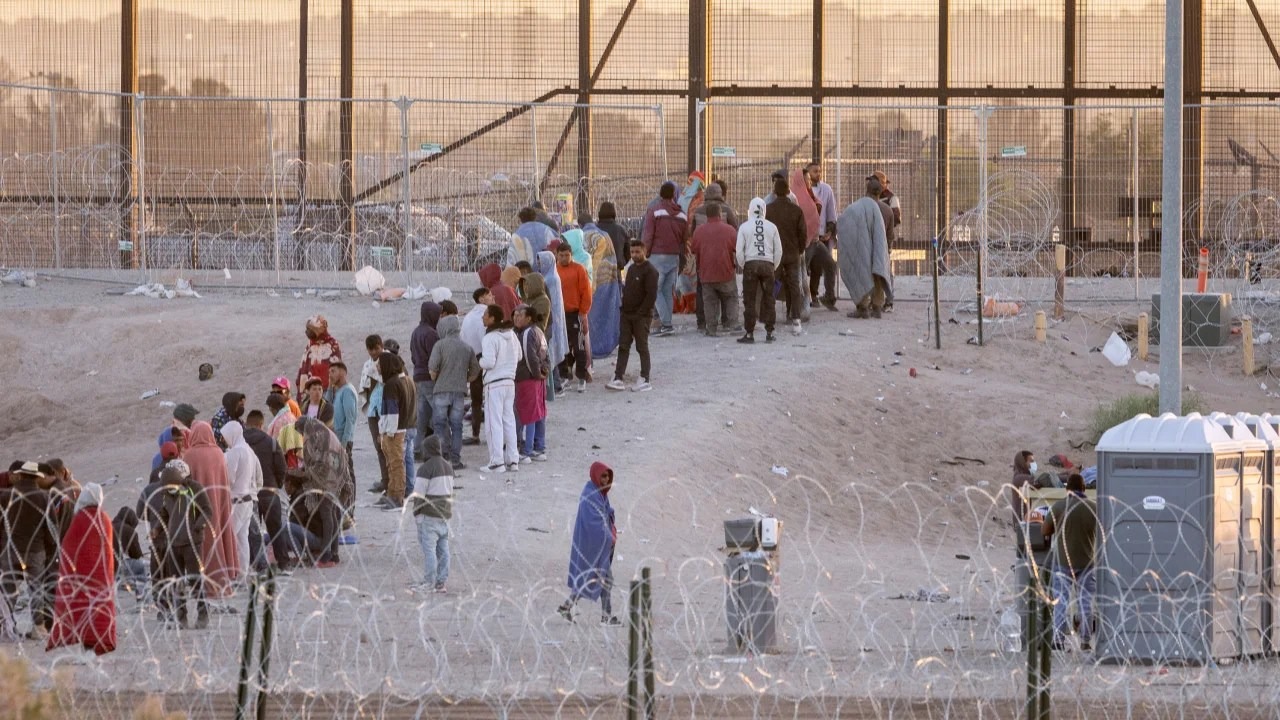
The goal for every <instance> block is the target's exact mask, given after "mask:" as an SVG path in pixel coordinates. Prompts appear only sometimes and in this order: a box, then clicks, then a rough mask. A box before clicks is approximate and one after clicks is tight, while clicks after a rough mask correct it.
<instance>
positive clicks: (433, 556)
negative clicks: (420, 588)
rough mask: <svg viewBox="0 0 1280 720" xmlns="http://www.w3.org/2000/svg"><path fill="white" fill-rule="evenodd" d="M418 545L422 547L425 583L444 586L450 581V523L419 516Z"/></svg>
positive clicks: (435, 518)
mask: <svg viewBox="0 0 1280 720" xmlns="http://www.w3.org/2000/svg"><path fill="white" fill-rule="evenodd" d="M416 519H417V521H418V544H419V545H420V546H422V556H423V566H422V572H423V580H422V581H423V582H425V583H427V584H428V585H436V586H439V585H443V584H445V582H446V581H447V580H448V579H449V522H448V521H447V520H443V519H441V518H437V517H427V516H426V515H418V516H417V518H416Z"/></svg>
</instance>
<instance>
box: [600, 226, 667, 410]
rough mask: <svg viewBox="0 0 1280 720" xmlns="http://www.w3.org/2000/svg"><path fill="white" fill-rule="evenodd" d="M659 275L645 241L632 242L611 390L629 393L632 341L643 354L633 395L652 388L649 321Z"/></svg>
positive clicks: (623, 290)
mask: <svg viewBox="0 0 1280 720" xmlns="http://www.w3.org/2000/svg"><path fill="white" fill-rule="evenodd" d="M658 279H659V273H658V271H657V270H656V269H655V268H654V267H653V263H651V262H649V260H648V259H647V258H646V256H645V249H644V242H642V241H640V240H632V241H631V265H629V266H628V267H627V277H626V283H625V284H624V285H623V288H622V316H621V318H622V323H621V325H620V327H619V332H618V361H617V364H616V365H615V366H614V370H613V379H612V380H610V381H609V384H608V385H606V386H605V387H607V388H609V389H610V390H626V389H627V385H626V383H625V382H624V378H625V377H626V374H627V361H628V359H629V358H630V356H631V342H632V341H633V340H634V341H635V344H636V353H637V354H639V355H640V377H639V378H637V379H636V383H635V385H633V386H631V390H632V391H633V392H648V391H649V390H652V389H653V385H652V384H650V382H649V377H650V376H649V372H650V370H651V369H652V368H651V367H650V365H649V319H650V318H651V317H652V316H653V307H654V304H655V303H656V302H657V299H658V293H659V291H660V288H659V282H658Z"/></svg>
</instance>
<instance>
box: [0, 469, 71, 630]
mask: <svg viewBox="0 0 1280 720" xmlns="http://www.w3.org/2000/svg"><path fill="white" fill-rule="evenodd" d="M16 464H17V465H18V467H17V468H13V469H11V470H10V471H9V481H10V483H11V484H12V488H11V489H10V490H9V493H8V502H7V503H6V504H5V506H4V523H3V525H4V527H5V529H7V531H8V537H7V542H6V543H5V546H4V547H0V553H3V554H2V555H0V560H2V561H3V563H2V564H0V570H2V571H3V573H0V581H2V582H0V587H2V588H3V592H4V595H5V597H6V598H7V599H8V600H9V603H10V605H11V606H12V604H13V603H14V601H16V599H17V597H18V583H19V582H20V581H25V582H26V584H27V593H28V595H29V596H30V606H31V618H32V624H33V627H32V628H31V631H30V632H29V633H27V639H28V640H44V639H45V638H46V637H48V634H49V630H50V628H52V627H53V592H54V584H55V583H56V582H57V569H56V568H57V562H58V556H57V553H58V537H57V535H56V531H55V529H54V526H53V523H52V522H51V518H52V509H51V507H50V493H49V491H48V489H46V488H45V487H42V483H43V481H44V480H45V475H44V473H43V472H41V470H40V465H39V464H38V463H34V462H22V463H16Z"/></svg>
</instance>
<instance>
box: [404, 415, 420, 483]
mask: <svg viewBox="0 0 1280 720" xmlns="http://www.w3.org/2000/svg"><path fill="white" fill-rule="evenodd" d="M417 439H418V430H417V429H416V428H409V429H408V430H405V431H404V476H405V477H406V478H408V480H407V481H406V482H407V483H408V485H409V486H412V485H413V477H414V475H416V474H417V472H416V471H417V468H418V466H417V465H415V464H413V446H414V444H415V443H416V441H417Z"/></svg>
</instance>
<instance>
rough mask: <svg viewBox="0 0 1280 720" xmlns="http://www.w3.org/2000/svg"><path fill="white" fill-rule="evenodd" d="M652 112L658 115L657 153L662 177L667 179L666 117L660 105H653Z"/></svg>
mask: <svg viewBox="0 0 1280 720" xmlns="http://www.w3.org/2000/svg"><path fill="white" fill-rule="evenodd" d="M653 108H654V110H656V111H657V113H658V152H660V153H662V177H663V179H664V180H665V179H666V177H667V173H668V169H667V116H666V114H665V113H664V112H663V109H662V106H661V105H654V106H653Z"/></svg>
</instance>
